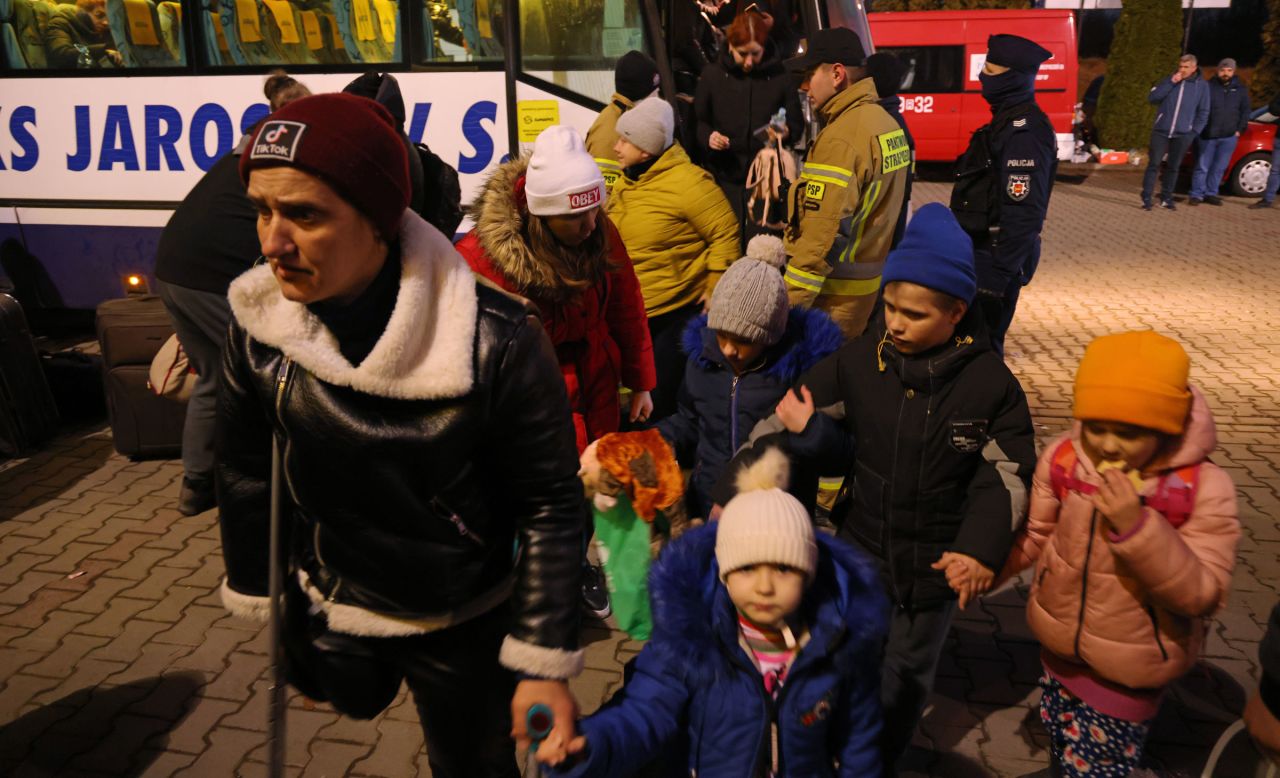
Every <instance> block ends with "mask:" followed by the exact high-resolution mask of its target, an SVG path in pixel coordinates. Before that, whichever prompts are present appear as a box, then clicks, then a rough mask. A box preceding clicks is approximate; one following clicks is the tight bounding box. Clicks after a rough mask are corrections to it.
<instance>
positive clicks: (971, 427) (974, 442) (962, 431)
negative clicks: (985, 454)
mask: <svg viewBox="0 0 1280 778" xmlns="http://www.w3.org/2000/svg"><path fill="white" fill-rule="evenodd" d="M950 433H951V434H950V436H949V438H950V440H948V442H949V443H950V444H951V447H952V448H954V449H955V450H956V451H959V452H960V453H961V454H976V453H978V452H979V451H981V450H982V446H983V444H984V443H986V441H987V422H986V421H985V420H983V419H976V420H970V421H953V422H951V429H950Z"/></svg>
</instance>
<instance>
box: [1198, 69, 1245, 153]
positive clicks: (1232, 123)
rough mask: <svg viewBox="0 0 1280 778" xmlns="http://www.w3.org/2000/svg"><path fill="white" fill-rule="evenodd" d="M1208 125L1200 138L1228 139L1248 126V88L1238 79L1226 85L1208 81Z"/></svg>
mask: <svg viewBox="0 0 1280 778" xmlns="http://www.w3.org/2000/svg"><path fill="white" fill-rule="evenodd" d="M1208 84H1209V123H1208V124H1206V125H1205V127H1204V132H1202V133H1200V137H1202V138H1230V137H1231V136H1232V135H1235V134H1236V133H1237V132H1244V129H1245V127H1248V126H1249V113H1250V107H1249V88H1248V87H1246V86H1245V85H1244V84H1243V83H1242V82H1241V81H1240V79H1239V78H1236V77H1235V76H1232V77H1231V80H1230V81H1228V82H1227V83H1225V84H1224V83H1222V82H1221V81H1220V80H1218V79H1216V78H1211V79H1209V82H1208Z"/></svg>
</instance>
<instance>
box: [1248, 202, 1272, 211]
mask: <svg viewBox="0 0 1280 778" xmlns="http://www.w3.org/2000/svg"><path fill="white" fill-rule="evenodd" d="M1270 207H1271V201H1270V200H1259V201H1258V202H1256V203H1254V204H1253V205H1251V206H1249V210H1251V211H1256V210H1258V209H1259V208H1270Z"/></svg>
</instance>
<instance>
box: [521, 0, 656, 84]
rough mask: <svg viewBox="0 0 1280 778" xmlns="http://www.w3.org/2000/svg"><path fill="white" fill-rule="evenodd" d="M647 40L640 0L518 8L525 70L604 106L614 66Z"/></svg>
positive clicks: (550, 1) (562, 0) (556, 0)
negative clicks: (619, 58)
mask: <svg viewBox="0 0 1280 778" xmlns="http://www.w3.org/2000/svg"><path fill="white" fill-rule="evenodd" d="M633 49H638V50H640V51H645V52H647V53H649V54H652V51H650V48H649V46H648V45H647V42H646V40H645V35H644V22H643V20H642V16H641V12H640V2H639V0H545V2H524V3H521V4H520V56H521V69H522V70H523V71H524V72H526V73H528V74H529V75H531V76H536V77H538V78H541V79H542V80H544V81H548V82H550V83H553V84H556V85H558V86H561V87H564V88H566V89H569V90H571V91H573V92H577V93H579V94H582V95H585V96H586V97H589V98H591V99H592V100H596V101H598V102H601V103H607V102H608V101H609V99H610V97H611V96H612V95H613V66H614V63H615V62H616V61H617V59H618V57H621V56H622V55H623V54H626V53H627V52H628V51H631V50H633Z"/></svg>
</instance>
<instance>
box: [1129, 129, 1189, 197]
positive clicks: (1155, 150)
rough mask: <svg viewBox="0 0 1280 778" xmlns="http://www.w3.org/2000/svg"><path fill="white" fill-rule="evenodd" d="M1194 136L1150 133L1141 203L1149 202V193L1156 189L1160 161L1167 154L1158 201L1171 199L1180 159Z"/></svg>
mask: <svg viewBox="0 0 1280 778" xmlns="http://www.w3.org/2000/svg"><path fill="white" fill-rule="evenodd" d="M1194 138H1195V136H1194V135H1192V134H1190V133H1187V134H1186V135H1174V136H1173V137H1172V138H1170V137H1169V136H1168V134H1167V133H1163V132H1153V133H1151V146H1150V148H1149V152H1148V153H1149V154H1150V155H1151V157H1150V159H1148V160H1147V172H1146V174H1145V175H1143V176H1142V202H1144V203H1150V202H1151V193H1152V192H1153V191H1155V188H1156V176H1157V175H1158V174H1159V172H1160V160H1161V159H1162V158H1163V157H1164V156H1165V154H1166V152H1167V153H1168V156H1169V159H1168V162H1166V163H1165V166H1164V176H1163V177H1162V178H1161V179H1160V199H1161V200H1172V199H1173V185H1174V184H1176V183H1177V182H1178V169H1179V168H1181V167H1182V158H1183V157H1185V156H1186V155H1187V147H1188V146H1190V145H1191V141H1192V140H1193V139H1194Z"/></svg>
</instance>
